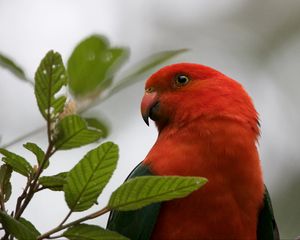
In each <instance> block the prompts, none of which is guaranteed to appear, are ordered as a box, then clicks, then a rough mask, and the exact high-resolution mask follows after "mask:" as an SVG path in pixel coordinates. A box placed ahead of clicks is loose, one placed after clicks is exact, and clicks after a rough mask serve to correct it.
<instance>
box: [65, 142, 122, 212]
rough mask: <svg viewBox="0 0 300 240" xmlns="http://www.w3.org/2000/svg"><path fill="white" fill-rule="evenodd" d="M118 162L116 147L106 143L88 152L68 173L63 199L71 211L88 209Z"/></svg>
mask: <svg viewBox="0 0 300 240" xmlns="http://www.w3.org/2000/svg"><path fill="white" fill-rule="evenodd" d="M117 161H118V146H117V145H116V144H114V143H112V142H106V143H103V144H101V145H100V146H99V147H97V148H95V149H93V150H91V151H89V152H88V153H87V154H86V155H85V156H84V158H83V159H82V160H80V162H79V163H77V164H76V165H75V167H74V168H73V169H72V170H71V171H70V172H69V174H68V176H67V178H66V184H65V185H64V192H65V199H66V202H67V204H68V206H69V208H70V209H71V210H72V211H83V210H86V209H89V208H90V207H91V206H92V205H93V204H94V203H95V202H96V201H97V198H98V196H99V195H100V194H101V192H102V190H103V188H104V187H105V186H106V184H107V182H108V181H109V179H110V177H111V176H112V174H113V172H114V170H115V168H116V165H117Z"/></svg>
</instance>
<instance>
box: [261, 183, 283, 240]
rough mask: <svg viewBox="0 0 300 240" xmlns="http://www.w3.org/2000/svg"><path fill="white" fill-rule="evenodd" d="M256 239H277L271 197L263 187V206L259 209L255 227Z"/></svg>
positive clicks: (277, 232) (277, 234)
mask: <svg viewBox="0 0 300 240" xmlns="http://www.w3.org/2000/svg"><path fill="white" fill-rule="evenodd" d="M257 239H258V240H279V239H280V237H279V231H278V227H277V224H276V221H275V218H274V213H273V208H272V203H271V198H270V195H269V192H268V190H267V188H266V187H265V194H264V203H263V208H262V209H261V211H260V214H259V219H258V227H257Z"/></svg>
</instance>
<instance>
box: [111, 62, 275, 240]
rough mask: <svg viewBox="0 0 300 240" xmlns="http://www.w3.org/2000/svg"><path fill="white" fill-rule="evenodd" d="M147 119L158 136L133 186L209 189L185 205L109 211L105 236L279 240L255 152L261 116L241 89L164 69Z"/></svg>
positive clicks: (226, 80) (198, 70) (188, 69)
mask: <svg viewBox="0 0 300 240" xmlns="http://www.w3.org/2000/svg"><path fill="white" fill-rule="evenodd" d="M141 113H142V117H143V119H144V121H145V123H146V124H147V125H149V118H150V119H151V120H153V121H154V122H155V125H156V127H157V130H158V137H157V140H156V142H155V143H154V145H153V147H152V148H151V150H150V152H149V153H148V154H147V156H146V157H145V159H144V160H143V161H142V162H141V163H140V164H139V165H138V166H137V167H136V168H135V169H134V170H133V171H132V173H131V174H130V175H129V177H128V178H127V180H128V179H132V178H135V177H139V176H199V177H205V178H207V179H208V182H207V183H206V184H205V185H204V186H203V187H202V188H200V189H198V190H196V191H194V192H192V193H191V194H189V195H188V196H186V197H184V198H180V199H175V200H170V201H165V202H159V203H152V204H151V205H148V206H146V207H143V208H141V209H138V210H134V211H127V212H126V211H111V213H110V216H109V219H108V223H107V229H109V230H112V231H116V232H119V233H120V234H123V235H124V236H126V237H128V238H129V239H132V240H202V239H203V240H206V239H207V240H215V239H216V240H217V239H218V240H221V239H231V240H233V239H236V240H243V239H249V240H255V239H257V240H275V239H279V231H278V227H277V224H276V221H275V217H274V213H273V209H272V204H271V200H270V195H269V193H268V191H267V188H266V186H265V184H264V180H263V174H262V168H261V163H260V158H259V154H258V149H257V145H258V138H259V136H260V123H259V117H258V113H257V111H256V109H255V107H254V104H253V102H252V99H251V98H250V96H249V95H248V93H247V92H246V91H245V89H244V88H243V86H242V85H241V84H240V83H239V82H237V81H235V80H233V79H232V78H230V77H228V76H226V75H224V74H223V73H221V72H219V71H217V70H215V69H213V68H211V67H208V66H204V65H201V64H197V63H176V64H172V65H169V66H165V67H163V68H161V69H160V70H158V71H157V72H155V73H154V74H152V75H151V76H150V77H149V78H148V80H147V81H146V84H145V93H144V96H143V98H142V102H141ZM127 180H126V181H127Z"/></svg>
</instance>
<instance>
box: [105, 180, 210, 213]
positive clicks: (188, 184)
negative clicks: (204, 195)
mask: <svg viewBox="0 0 300 240" xmlns="http://www.w3.org/2000/svg"><path fill="white" fill-rule="evenodd" d="M206 182H207V180H206V179H205V178H200V177H177V176H168V177H166V176H163V177H159V176H144V177H136V178H133V179H130V180H129V181H127V182H125V183H124V184H122V185H121V186H120V187H119V188H118V189H117V190H116V191H114V192H113V193H112V195H111V197H110V200H109V203H108V208H110V209H114V210H119V211H130V210H135V209H139V208H141V207H144V206H146V205H149V204H151V203H155V202H162V201H168V200H171V199H175V198H182V197H185V196H187V195H189V194H190V193H191V192H193V191H195V190H197V189H199V188H200V187H202V186H203V185H204V184H205V183H206Z"/></svg>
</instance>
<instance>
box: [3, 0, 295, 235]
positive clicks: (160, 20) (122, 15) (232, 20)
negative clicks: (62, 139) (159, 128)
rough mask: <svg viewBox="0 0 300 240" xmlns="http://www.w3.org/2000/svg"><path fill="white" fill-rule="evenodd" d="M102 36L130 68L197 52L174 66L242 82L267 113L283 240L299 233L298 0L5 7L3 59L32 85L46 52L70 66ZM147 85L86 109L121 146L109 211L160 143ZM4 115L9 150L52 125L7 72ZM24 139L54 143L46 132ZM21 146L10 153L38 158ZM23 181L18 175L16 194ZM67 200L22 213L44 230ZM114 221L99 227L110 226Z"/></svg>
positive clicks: (75, 155) (64, 0) (65, 163)
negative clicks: (122, 52)
mask: <svg viewBox="0 0 300 240" xmlns="http://www.w3.org/2000/svg"><path fill="white" fill-rule="evenodd" d="M95 33H96V34H103V35H105V36H106V37H107V38H108V39H109V40H110V41H111V43H112V45H113V46H127V47H129V48H130V52H131V55H130V60H129V63H128V66H130V65H131V64H133V63H135V62H138V61H139V60H140V59H141V58H143V57H145V56H147V55H150V54H152V53H154V52H158V51H161V50H170V49H181V48H189V49H190V51H189V52H187V53H185V54H182V55H179V56H178V57H177V58H176V59H173V60H172V61H171V62H182V61H188V62H197V63H202V64H205V65H209V66H211V67H213V68H216V69H218V70H220V71H221V72H223V73H225V74H226V75H229V76H230V77H232V78H234V79H236V80H238V81H239V82H241V83H242V84H243V85H244V86H245V88H246V89H247V91H248V92H249V93H250V95H251V96H252V98H253V100H254V103H255V105H256V108H257V110H258V112H259V113H260V120H261V132H262V133H261V138H260V141H259V150H260V156H261V161H262V167H263V171H264V178H265V182H266V185H267V186H268V188H269V192H270V194H271V197H272V201H273V207H274V211H275V216H276V219H277V222H278V225H279V229H280V232H281V237H282V238H283V239H293V238H295V237H296V236H298V235H300V206H299V203H300V188H299V186H300V174H299V172H300V159H299V158H300V157H299V156H300V146H299V142H300V138H299V133H300V124H299V122H300V110H299V103H300V94H299V90H300V79H299V69H300V1H294V0H285V1H282V0H264V1H261V0H260V1H259V0H226V1H209V0H186V1H176V0H164V1H160V0H152V1H146V0H130V1H129V0H122V1H121V0H119V1H118V0H102V1H97V0H85V1H79V0H77V1H74V0H72V1H71V0H51V1H50V0H44V1H39V0H27V1H21V0H19V1H18V0H0V52H2V53H4V54H6V55H8V56H10V57H11V58H13V59H14V60H15V61H16V62H18V63H19V64H20V65H21V66H23V68H24V69H25V72H26V74H27V76H29V77H30V78H31V79H33V76H34V72H35V70H36V68H37V66H38V64H39V62H40V60H41V59H42V57H43V56H44V55H45V53H46V52H47V51H48V50H50V49H54V50H55V51H58V52H60V53H61V54H62V56H63V59H64V60H65V61H66V59H68V57H69V55H70V53H71V52H72V50H73V48H74V46H75V45H76V44H77V43H78V42H79V41H81V40H82V39H83V38H85V37H87V36H89V35H90V34H95ZM126 67H127V66H125V68H126ZM121 74H122V72H121ZM145 79H146V78H145ZM143 85H144V81H140V82H139V83H138V84H135V85H133V86H131V87H130V88H127V89H125V90H123V91H121V92H120V93H118V94H116V95H114V96H113V97H111V98H109V99H108V100H107V101H105V102H103V103H101V104H100V105H98V106H96V107H94V108H92V109H90V110H89V111H88V112H87V115H89V114H90V115H93V116H95V115H96V116H97V115H98V116H101V117H102V118H105V119H106V120H107V121H108V122H109V123H110V126H111V134H110V135H109V137H108V140H111V141H114V142H115V143H117V144H118V145H119V147H120V160H119V164H118V168H117V170H116V171H115V174H114V176H113V179H112V181H111V182H110V183H109V185H108V186H107V188H106V189H105V192H104V195H103V196H101V197H100V199H99V204H100V205H102V206H103V205H105V204H106V202H107V200H108V198H109V195H110V193H111V192H112V191H113V190H114V189H115V188H116V187H117V186H119V185H120V184H121V183H122V182H123V180H124V179H125V177H126V176H127V175H128V173H129V172H130V171H131V169H132V168H133V167H134V166H135V165H136V164H137V163H139V162H140V161H141V160H143V158H144V157H145V155H146V153H147V152H148V151H149V149H150V148H151V146H152V144H153V143H154V141H155V139H156V136H157V133H156V129H155V127H154V125H153V124H152V125H151V127H150V128H148V127H147V126H146V125H145V124H144V122H143V121H142V118H141V116H140V112H139V104H140V100H141V97H142V95H143ZM297 106H298V107H297ZM0 114H1V115H0V135H1V143H0V144H1V145H2V144H5V143H8V142H10V141H12V140H14V139H15V138H17V137H18V136H20V135H23V134H25V133H27V132H29V131H32V130H34V129H36V128H38V127H41V126H43V124H44V120H43V119H42V117H41V115H40V113H39V111H38V108H37V105H36V102H35V97H34V94H33V88H32V86H30V85H29V84H27V83H25V82H22V81H20V80H18V79H17V78H16V77H15V76H13V75H12V74H11V73H10V72H8V71H6V70H4V69H2V68H0ZM26 141H32V142H37V143H39V144H40V145H41V146H46V144H47V142H46V138H45V134H44V133H39V134H36V135H34V136H31V137H30V138H28V139H26ZM23 143H25V142H19V143H17V144H15V145H13V146H11V147H10V148H9V149H10V150H12V151H16V152H17V153H19V154H22V155H23V156H26V157H27V156H28V157H29V158H32V155H30V154H29V153H28V151H25V150H24V149H23V147H22V144H23ZM91 147H93V146H90V147H83V148H80V149H76V150H72V151H65V152H59V153H58V154H57V155H56V156H55V157H54V158H53V159H52V163H51V166H50V167H49V168H48V169H47V170H46V174H47V175H51V174H55V173H57V172H61V171H66V170H69V169H70V168H72V167H73V166H74V164H75V163H76V162H77V161H78V160H79V159H80V158H81V156H83V155H84V154H85V152H86V151H87V150H88V149H90V148H91ZM23 180H24V178H22V177H21V176H19V175H17V174H15V175H14V176H13V181H14V189H13V190H14V192H13V196H14V197H17V196H18V194H19V193H20V192H21V191H22V188H23V187H24V186H23ZM63 198H64V196H63V193H62V192H50V191H48V190H46V191H44V193H41V194H37V196H36V197H35V198H34V199H33V201H32V202H31V204H30V206H29V208H28V209H27V210H26V212H25V213H24V216H25V217H26V218H28V219H29V220H31V221H32V222H33V223H34V224H35V225H36V226H37V228H38V229H39V230H40V231H42V232H44V231H46V230H49V229H50V228H53V227H54V226H56V225H57V224H58V223H59V222H60V221H61V220H62V218H63V217H64V216H65V215H66V214H67V212H68V207H67V205H66V204H65V202H64V200H63ZM14 204H15V202H13V201H11V202H9V205H8V206H9V207H10V208H11V209H12V207H13V206H14ZM98 208H99V207H98V206H95V207H93V208H92V209H91V210H89V212H92V211H95V210H96V209H98ZM78 216H80V213H76V214H74V215H73V216H72V219H75V218H77V217H78ZM106 220H107V216H104V217H101V218H98V219H95V220H93V221H92V222H93V223H94V224H100V225H101V226H105V223H106Z"/></svg>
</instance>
